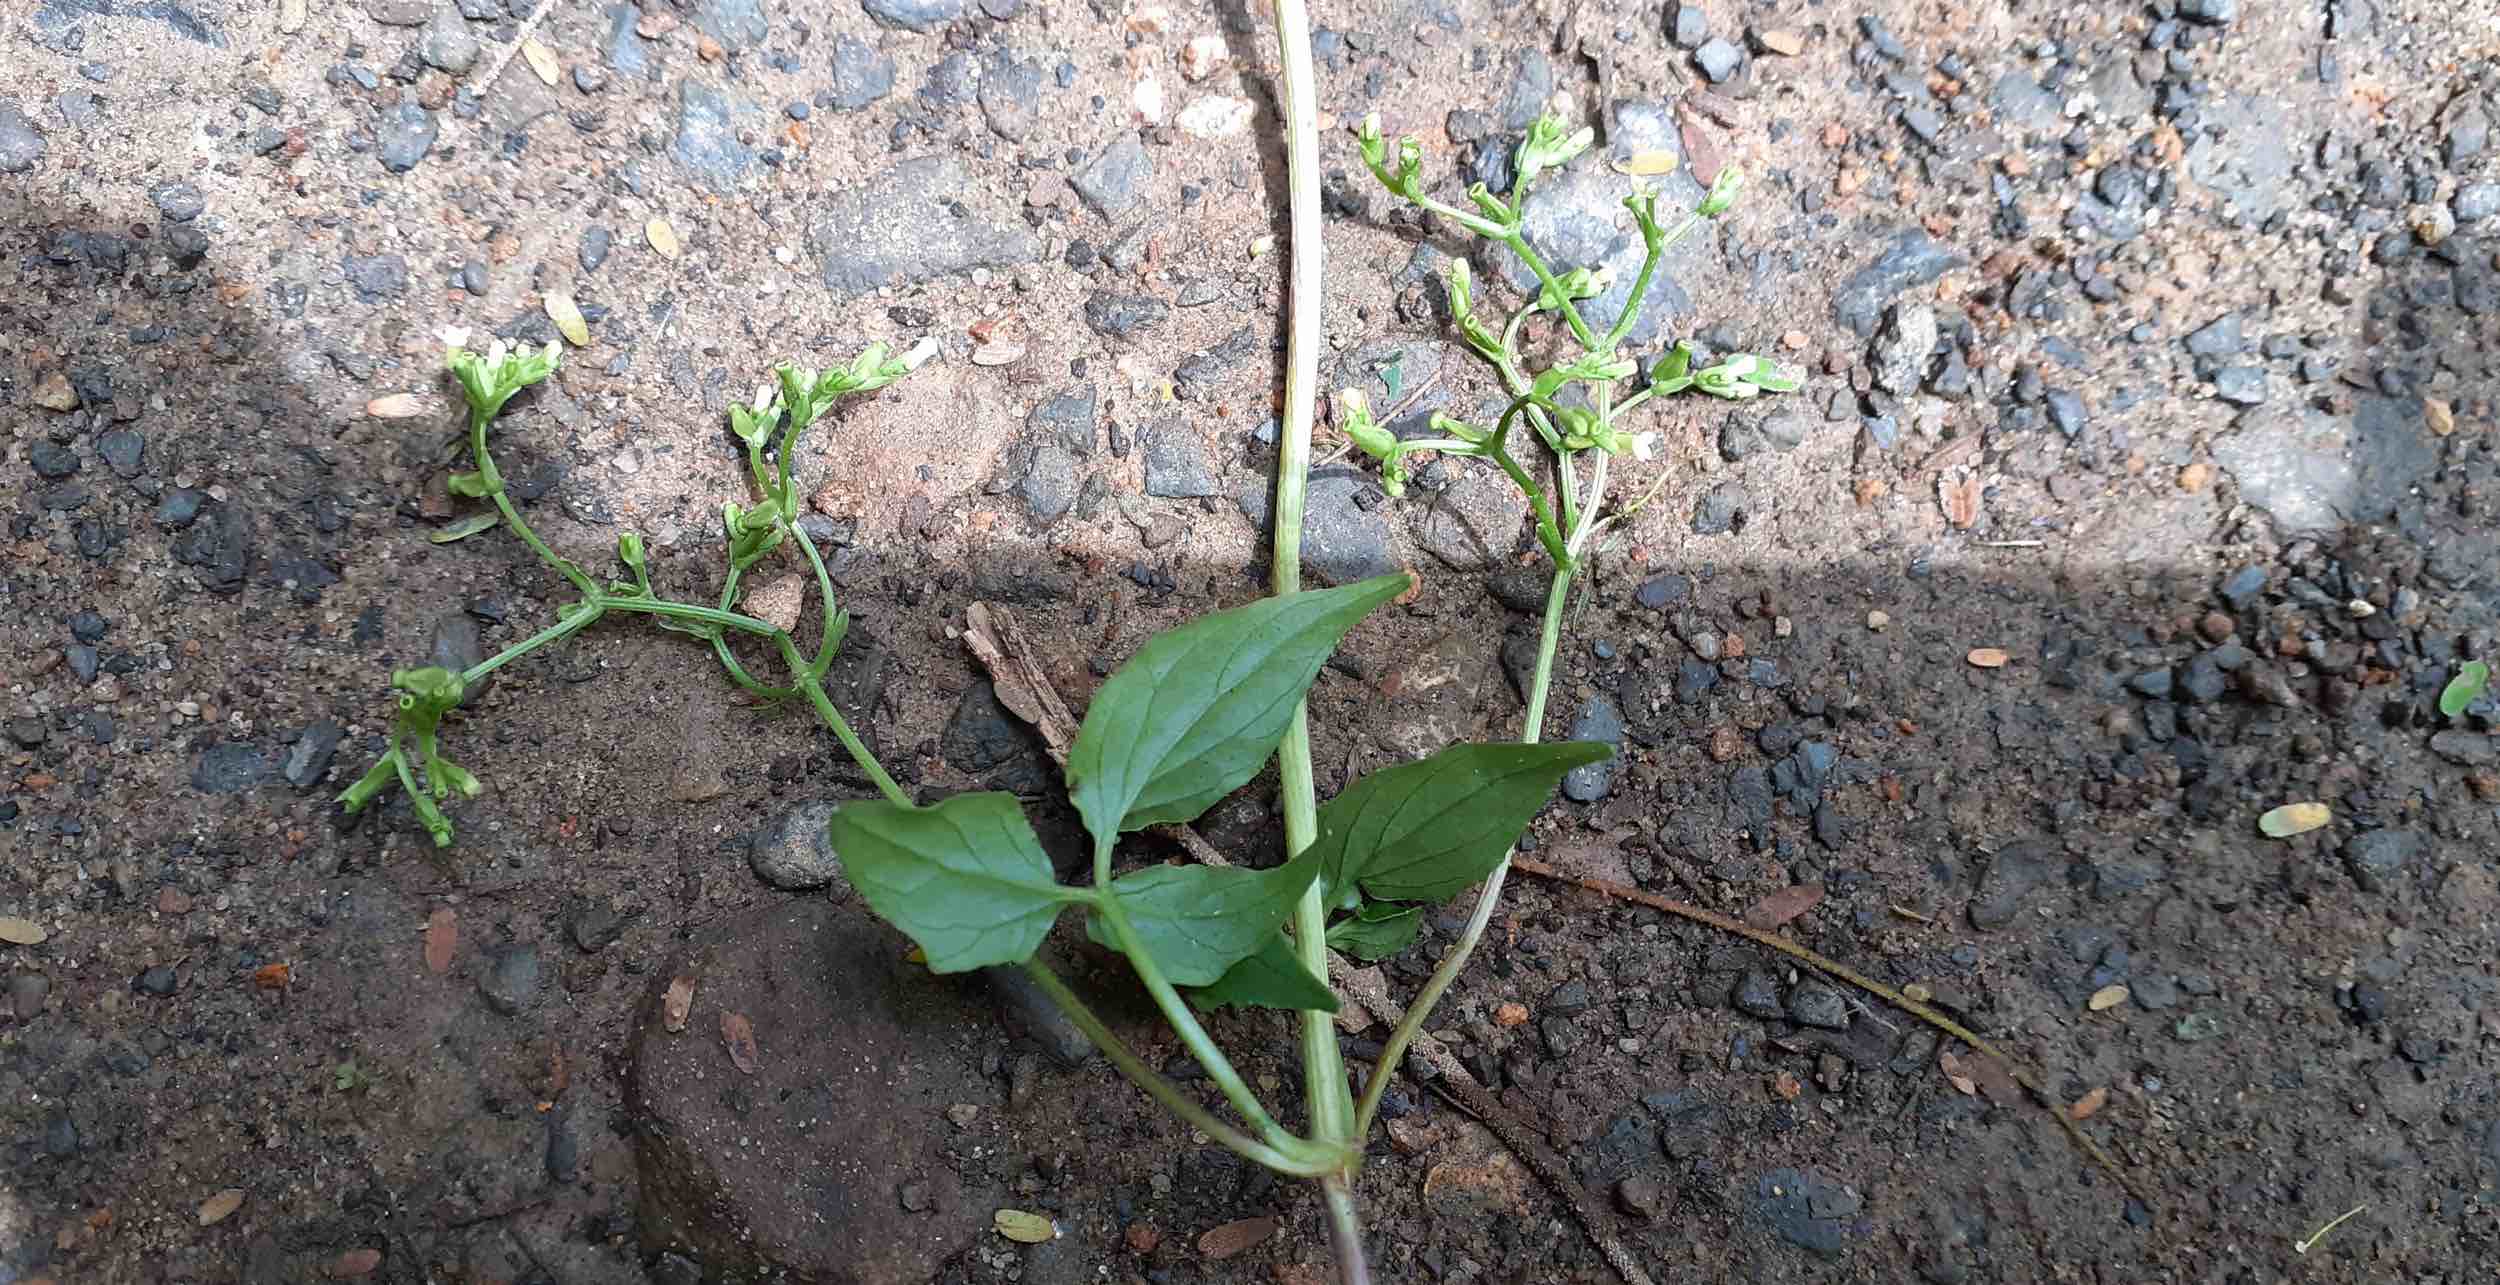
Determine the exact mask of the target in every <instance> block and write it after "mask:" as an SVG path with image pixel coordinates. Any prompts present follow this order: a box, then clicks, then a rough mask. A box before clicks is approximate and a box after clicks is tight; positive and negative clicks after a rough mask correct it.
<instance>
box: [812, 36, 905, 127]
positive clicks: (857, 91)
mask: <svg viewBox="0 0 2500 1285" xmlns="http://www.w3.org/2000/svg"><path fill="white" fill-rule="evenodd" d="M893 92H894V57H893V55H891V54H888V53H886V52H885V51H884V50H881V49H879V48H877V47H876V46H874V45H871V44H869V43H868V42H867V41H864V40H861V39H859V38H858V37H856V36H849V35H845V36H842V37H840V38H838V39H836V40H835V41H834V42H833V88H832V90H831V91H830V93H829V94H828V95H827V96H826V98H825V100H824V101H822V102H820V103H819V104H818V105H819V106H823V107H828V108H831V109H832V110H834V111H842V112H855V111H858V110H859V109H860V108H862V107H866V106H868V105H869V104H870V103H874V102H876V101H878V100H879V99H882V98H884V97H885V96H886V95H888V94H891V93H893Z"/></svg>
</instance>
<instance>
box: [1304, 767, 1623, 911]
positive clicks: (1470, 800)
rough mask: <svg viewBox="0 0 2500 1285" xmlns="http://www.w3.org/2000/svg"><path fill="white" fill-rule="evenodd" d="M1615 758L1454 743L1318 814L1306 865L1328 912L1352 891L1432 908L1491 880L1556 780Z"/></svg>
mask: <svg viewBox="0 0 2500 1285" xmlns="http://www.w3.org/2000/svg"><path fill="white" fill-rule="evenodd" d="M1612 753H1614V751H1613V750H1611V749H1609V748H1608V747H1606V746H1604V745H1601V744H1598V743H1596V742H1593V741H1565V742H1561V743H1558V744H1550V745H1453V746H1450V747H1449V748H1447V749H1445V750H1442V751H1441V752H1440V753H1438V754H1435V755H1433V756H1432V757H1430V758H1427V759H1422V760H1419V761H1417V762H1413V763H1405V764H1400V765H1399V766H1397V767H1392V768H1383V769H1382V770H1380V771H1378V772H1374V773H1372V774H1371V775H1369V776H1366V777H1364V778H1363V779H1361V780H1359V781H1356V782H1355V783H1354V784H1352V785H1350V786H1347V787H1346V789H1345V792H1344V793H1342V794H1339V795H1338V796H1337V797H1336V798H1333V799H1330V800H1329V801H1328V806H1326V807H1323V808H1321V809H1320V810H1319V836H1318V837H1317V838H1316V839H1314V840H1312V842H1311V846H1310V848H1309V849H1308V850H1307V851H1306V852H1305V853H1304V856H1306V857H1316V858H1317V859H1318V860H1319V863H1320V880H1321V883H1322V886H1323V887H1325V888H1326V889H1327V895H1328V898H1329V900H1330V902H1331V903H1332V904H1335V905H1340V906H1343V905H1347V904H1350V903H1351V901H1352V900H1353V895H1354V889H1355V888H1356V886H1357V885H1360V886H1361V888H1362V890H1363V891H1364V892H1366V893H1369V894H1370V895H1372V896H1374V897H1379V898H1381V899H1383V900H1388V901H1438V900H1440V899H1442V898H1444V897H1450V896H1455V895H1456V894H1457V893H1458V892H1459V891H1461V890H1462V889H1464V888H1466V887H1467V886H1468V885H1470V884H1472V883H1474V882H1476V881H1477V880H1479V879H1482V878H1484V877H1485V875H1487V874H1489V873H1491V872H1492V870H1493V867H1495V866H1497V865H1500V864H1501V862H1502V857H1503V856H1504V855H1505V854H1507V853H1508V852H1509V851H1510V845H1511V844H1512V843H1514V842H1516V841H1517V840H1518V838H1519V835H1520V832H1521V831H1524V830H1526V829H1527V828H1528V823H1529V822H1530V821H1533V820H1535V819H1536V814H1537V812H1538V810H1540V809H1542V808H1543V807H1544V806H1545V801H1546V800H1547V799H1549V798H1551V797H1552V796H1553V793H1554V786H1555V784H1556V783H1557V782H1559V781H1561V780H1562V778H1563V774H1564V773H1566V772H1569V771H1570V770H1571V769H1573V768H1575V767H1579V766H1581V765H1583V764H1588V763H1595V762H1598V761H1599V760H1601V759H1604V758H1606V757H1607V756H1608V755H1610V754H1612Z"/></svg>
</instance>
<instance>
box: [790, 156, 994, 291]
mask: <svg viewBox="0 0 2500 1285" xmlns="http://www.w3.org/2000/svg"><path fill="white" fill-rule="evenodd" d="M976 202H977V203H979V204H976ZM824 208H825V213H824V214H823V215H822V216H821V217H819V218H818V220H817V221H816V223H815V225H814V226H813V227H812V228H811V229H810V230H809V232H808V245H809V248H810V249H811V250H812V251H814V253H815V254H816V256H817V258H818V259H820V260H821V261H822V262H823V264H824V282H825V288H826V289H828V290H831V291H833V292H834V293H836V294H839V295H845V296H848V295H856V294H864V293H866V292H868V291H871V290H875V289H877V288H878V287H880V286H902V285H911V284H914V283H917V282H921V281H928V280H931V279H934V278H937V277H942V276H948V275H951V274H954V273H958V272H969V271H971V270H972V269H974V268H982V267H988V268H1004V267H1010V266H1013V265H1015V264H1018V263H1029V262H1031V261H1032V260H1033V258H1034V256H1035V255H1037V254H1039V253H1040V248H1039V246H1038V245H1037V244H1036V243H1035V241H1034V239H1033V234H1032V232H1031V231H1029V230H1027V229H1026V228H1025V227H1024V226H1023V225H1022V224H1021V223H1019V222H1017V221H1016V220H1015V219H1013V218H1012V217H1010V216H1007V215H1004V214H1000V213H997V212H995V211H994V210H991V209H990V208H989V203H988V202H987V201H985V200H984V198H982V197H981V195H980V189H979V188H978V186H977V185H975V184H974V183H973V182H972V180H971V178H970V176H968V175H966V174H965V173H964V169H963V166H962V165H960V164H958V163H956V161H955V160H954V159H953V158H951V157H946V156H922V157H916V158H914V159H912V160H908V161H904V162H903V163H902V164H900V165H897V166H895V167H894V168H892V169H890V170H887V171H886V172H884V173H883V174H879V175H877V176H875V177H873V178H870V179H868V180H866V181H864V182H862V183H860V184H858V185H856V186H854V187H852V188H849V189H848V190H846V191H842V192H838V193H835V194H833V195H832V196H830V197H828V198H827V199H826V200H825V201H824Z"/></svg>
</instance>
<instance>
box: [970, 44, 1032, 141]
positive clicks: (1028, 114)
mask: <svg viewBox="0 0 2500 1285" xmlns="http://www.w3.org/2000/svg"><path fill="white" fill-rule="evenodd" d="M1044 79H1045V77H1044V74H1043V72H1042V68H1041V65H1040V64H1039V63H1033V62H1026V61H1023V60H1020V59H1013V58H1009V57H1007V56H1006V55H1004V54H1001V55H1000V56H998V57H996V58H993V59H991V60H990V62H989V65H988V66H987V67H986V68H985V69H984V70H983V71H982V73H981V89H980V93H979V98H980V103H981V119H982V120H984V121H986V122H987V123H988V124H989V127H990V132H991V133H993V134H996V135H998V136H999V137H1000V138H1003V139H1006V140H1007V141H1009V142H1011V143H1013V142H1022V141H1023V140H1024V139H1025V138H1026V137H1027V136H1029V135H1030V134H1032V132H1033V127H1034V126H1035V125H1038V124H1040V123H1041V119H1042V83H1043V81H1044Z"/></svg>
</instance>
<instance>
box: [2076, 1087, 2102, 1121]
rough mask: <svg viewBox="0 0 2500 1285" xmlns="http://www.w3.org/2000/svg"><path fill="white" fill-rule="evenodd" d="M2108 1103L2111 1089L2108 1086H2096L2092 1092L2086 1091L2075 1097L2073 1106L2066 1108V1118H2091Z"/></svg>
mask: <svg viewBox="0 0 2500 1285" xmlns="http://www.w3.org/2000/svg"><path fill="white" fill-rule="evenodd" d="M2108 1104H2109V1089H2108V1088H2107V1087H2096V1088H2094V1089H2093V1090H2092V1091H2091V1092H2090V1093H2086V1094H2084V1095H2083V1096H2082V1097H2079V1098H2077V1099H2075V1104H2074V1105H2073V1106H2070V1107H2068V1108H2066V1118H2067V1119H2069V1120H2089V1119H2091V1118H2092V1117H2093V1115H2095V1114H2096V1113H2098V1112H2099V1111H2100V1109H2101V1108H2102V1107H2104V1106H2106V1105H2108Z"/></svg>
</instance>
